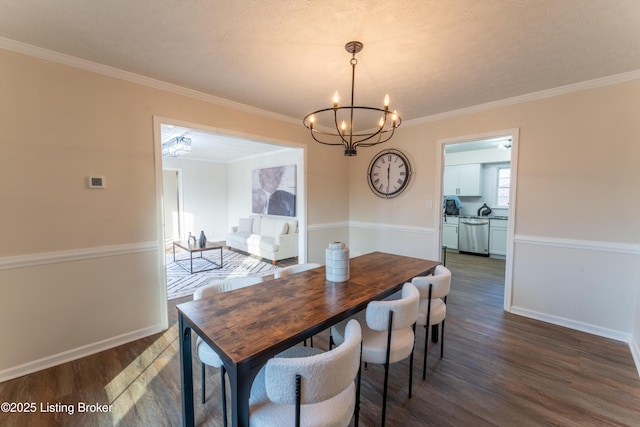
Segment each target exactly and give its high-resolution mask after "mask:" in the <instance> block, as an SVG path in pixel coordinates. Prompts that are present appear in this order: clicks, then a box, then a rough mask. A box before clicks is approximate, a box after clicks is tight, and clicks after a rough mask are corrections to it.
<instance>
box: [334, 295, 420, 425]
mask: <svg viewBox="0 0 640 427" xmlns="http://www.w3.org/2000/svg"><path fill="white" fill-rule="evenodd" d="M419 300H420V292H418V289H416V287H415V286H414V285H412V284H411V283H405V284H404V285H403V287H402V291H401V294H400V298H399V299H394V300H384V301H372V302H370V303H369V304H368V305H367V308H366V310H365V311H364V313H363V312H360V313H358V315H356V316H354V318H355V319H358V320H360V321H361V322H362V321H363V320H364V322H363V326H362V361H363V362H365V367H366V364H367V363H373V364H379V365H384V386H383V392H382V393H383V394H382V422H381V425H382V426H384V424H385V418H386V408H387V386H388V383H389V365H390V364H391V363H396V362H400V361H402V360H405V359H406V358H407V357H408V358H409V398H411V388H412V383H413V348H414V338H415V324H416V320H417V317H418V303H419ZM344 334H345V322H344V321H343V322H340V323H338V324H336V325H334V326H332V327H331V341H332V342H333V343H335V344H341V343H342V342H343V341H344V337H345V335H344Z"/></svg>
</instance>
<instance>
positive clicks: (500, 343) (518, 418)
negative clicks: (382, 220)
mask: <svg viewBox="0 0 640 427" xmlns="http://www.w3.org/2000/svg"><path fill="white" fill-rule="evenodd" d="M447 267H449V268H450V269H451V271H452V273H453V284H452V291H451V294H450V296H449V300H448V306H447V320H446V331H445V356H444V359H440V358H439V357H438V356H439V353H438V349H437V348H432V349H431V351H430V353H429V366H428V372H427V379H426V381H422V379H421V362H420V361H421V360H422V355H423V344H422V343H423V342H424V329H422V330H420V331H419V332H418V344H417V350H416V368H415V372H414V389H413V391H414V395H413V398H411V399H408V398H407V380H408V363H406V362H402V363H399V364H397V365H392V367H391V378H390V384H389V389H390V393H389V403H388V412H387V425H389V426H485V425H486V426H539V425H560V426H604V425H606V426H609V425H627V426H638V425H640V380H639V379H638V372H637V370H636V368H635V366H634V364H633V360H632V357H631V353H630V350H629V348H628V346H627V345H626V344H623V343H619V342H616V341H611V340H608V339H604V338H599V337H595V336H591V335H588V334H584V333H580V332H576V331H572V330H568V329H565V328H561V327H558V326H554V325H549V324H545V323H542V322H538V321H535V320H531V319H526V318H523V317H519V316H515V315H511V314H509V313H505V312H503V310H502V298H503V292H504V288H503V276H504V262H502V261H499V260H493V259H486V258H478V257H473V256H467V255H458V254H451V253H450V254H449V255H448V257H447ZM188 299H189V298H185V299H182V300H176V301H171V303H170V305H169V318H170V322H171V325H172V326H171V328H170V329H169V330H168V331H166V332H165V333H163V334H157V335H154V336H151V337H148V338H145V339H141V340H138V341H135V342H132V343H129V344H127V345H123V346H120V347H117V348H115V349H112V350H108V351H104V352H101V353H99V354H96V355H93V356H89V357H85V358H83V359H80V360H76V361H73V362H70V363H66V364H63V365H60V366H57V367H54V368H51V369H47V370H44V371H41V372H37V373H34V374H31V375H28V376H25V377H21V378H17V379H15V380H12V381H7V382H4V383H2V384H0V401H2V402H4V401H9V402H23V403H24V402H33V403H36V405H37V407H38V410H37V412H36V413H35V414H12V413H0V425H1V426H89V425H90V426H111V425H123V426H153V427H155V426H177V425H180V424H181V417H180V373H179V366H180V361H179V356H178V340H177V328H176V325H175V322H176V317H177V316H176V310H175V304H176V303H179V302H182V301H185V300H188ZM327 337H328V333H327V332H324V333H322V334H319V335H318V336H316V337H315V339H314V344H315V345H316V346H318V347H322V348H326V346H327ZM194 341H195V340H194ZM430 345H431V344H430ZM196 366H197V365H196ZM217 374H218V372H217V371H214V370H213V369H211V370H210V371H209V376H208V382H207V395H208V400H207V402H206V403H205V404H204V405H201V404H200V403H199V396H200V388H199V383H200V381H199V378H200V376H199V375H200V373H199V369H194V384H195V397H196V401H198V403H196V422H197V425H201V426H219V425H222V424H221V417H220V413H221V412H220V395H219V376H218V375H217ZM382 374H383V372H382V368H381V367H379V366H373V365H370V366H369V368H368V370H367V371H364V372H363V383H362V386H363V389H362V406H361V408H362V412H361V417H360V421H361V425H362V426H376V425H379V415H380V403H381V396H382V386H381V384H382ZM79 402H84V403H89V404H94V403H96V402H99V403H102V404H107V405H109V404H110V405H112V407H111V411H110V412H107V413H80V414H79V413H77V409H78V403H79ZM41 404H42V405H45V407H46V405H47V404H49V405H56V404H61V405H65V404H66V405H69V406H72V407H73V409H74V411H75V413H74V414H73V415H69V414H68V413H67V412H58V413H55V412H49V413H42V412H41V408H40V405H41ZM69 406H67V407H66V408H65V407H62V406H59V407H58V408H57V409H58V410H60V409H62V410H64V409H68V407H69ZM50 409H51V410H56V408H55V407H54V408H50ZM283 427H284V426H283Z"/></svg>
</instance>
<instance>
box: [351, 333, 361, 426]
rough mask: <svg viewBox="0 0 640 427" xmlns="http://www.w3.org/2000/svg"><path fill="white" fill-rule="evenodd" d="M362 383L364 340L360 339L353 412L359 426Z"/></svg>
mask: <svg viewBox="0 0 640 427" xmlns="http://www.w3.org/2000/svg"><path fill="white" fill-rule="evenodd" d="M361 383H362V341H360V363H359V364H358V375H357V376H356V407H355V411H354V414H353V417H354V421H353V427H358V423H359V422H360V387H361Z"/></svg>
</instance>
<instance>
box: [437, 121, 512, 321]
mask: <svg viewBox="0 0 640 427" xmlns="http://www.w3.org/2000/svg"><path fill="white" fill-rule="evenodd" d="M518 137H519V129H517V128H516V129H508V130H503V131H495V132H489V133H484V134H477V135H468V136H461V137H454V138H446V139H441V140H438V152H439V156H438V161H437V171H438V173H437V185H436V189H437V192H438V194H437V196H438V198H437V200H442V201H443V207H444V202H445V196H447V194H445V193H446V192H449V193H451V192H452V190H451V189H450V188H451V187H450V184H449V183H445V177H444V175H445V171H446V172H447V175H450V174H451V170H447V168H446V166H447V162H446V153H447V152H448V151H449V152H451V151H453V152H458V153H461V155H459V156H458V163H459V164H474V165H482V164H492V166H491V168H493V170H494V171H493V173H495V176H496V181H495V183H496V189H495V193H494V194H491V195H486V194H484V193H485V192H486V191H487V190H483V189H482V187H480V189H478V187H477V186H476V188H475V189H472V190H464V191H462V192H460V191H461V190H456V191H458V194H459V195H461V196H460V197H456V198H457V199H458V201H460V202H461V203H462V205H463V206H464V204H465V203H464V202H467V206H468V207H467V210H466V211H465V210H464V209H463V210H462V212H463V213H462V214H461V215H463V216H471V217H477V216H481V215H482V213H486V212H487V211H486V209H484V206H483V204H484V203H485V202H488V203H487V204H488V205H493V206H494V208H496V207H498V209H495V210H496V211H499V213H501V215H498V216H500V217H506V218H507V221H504V222H506V224H504V227H503V228H500V229H499V228H498V224H499V223H498V222H497V221H496V227H495V230H494V231H495V233H496V237H499V236H500V237H503V238H504V237H506V239H505V242H504V254H505V255H504V258H505V277H504V304H503V307H504V310H505V311H511V300H512V277H513V274H512V271H513V241H514V230H515V222H516V209H515V206H516V190H517V167H518V165H517V159H518V155H517V153H518ZM499 144H503V146H504V147H503V148H504V149H506V150H507V151H506V152H505V153H509V154H507V155H506V157H504V158H505V159H506V160H503V161H502V162H503V163H502V166H503V167H502V169H506V168H505V167H504V164H505V162H508V163H507V164H508V169H509V172H510V177H509V194H508V202H507V201H504V199H503V201H502V202H501V203H502V206H500V205H499V204H498V202H497V198H498V192H499V190H498V188H497V185H498V176H499V174H500V172H499V169H500V167H496V166H495V165H496V164H500V161H499V160H496V158H495V157H487V156H488V155H489V153H490V152H491V150H492V149H498V145H499ZM463 157H464V158H463ZM485 169H488V167H487V168H485ZM478 170H479V171H483V170H484V169H483V168H482V166H481V167H480V168H479V169H478ZM465 173H467V171H465ZM481 173H484V174H486V173H487V171H486V170H484V172H481ZM447 178H449V177H447ZM473 179H474V178H472V180H473ZM445 184H446V185H447V186H448V188H447V189H446V191H445V187H444V186H445ZM476 184H477V183H476ZM485 184H486V183H485ZM456 188H457V187H456ZM465 191H468V192H465ZM485 196H486V197H485ZM447 199H448V198H447ZM505 204H506V205H507V206H505ZM476 205H477V206H476ZM478 206H481V207H482V208H483V209H482V210H481V209H478V210H476V208H477V207H478ZM500 209H502V210H500ZM493 217H494V218H496V216H493ZM488 218H491V216H489V217H488ZM436 222H437V230H438V231H439V234H438V236H439V239H437V245H438V246H437V248H436V250H438V249H439V248H440V247H441V246H442V245H444V244H445V242H447V239H450V237H447V236H448V233H447V231H449V230H448V227H451V225H450V224H449V223H446V222H445V215H444V212H443V215H437V221H436ZM491 222H493V221H491ZM504 222H503V223H504ZM456 231H457V230H456ZM505 235H506V236H505ZM449 241H450V240H449ZM487 245H488V243H487ZM487 253H488V251H487Z"/></svg>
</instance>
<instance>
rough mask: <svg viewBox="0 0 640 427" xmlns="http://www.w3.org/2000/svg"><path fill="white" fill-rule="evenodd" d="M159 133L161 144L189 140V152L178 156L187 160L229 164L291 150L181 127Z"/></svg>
mask: <svg viewBox="0 0 640 427" xmlns="http://www.w3.org/2000/svg"><path fill="white" fill-rule="evenodd" d="M160 131H161V134H162V137H161V138H162V141H163V142H165V141H169V140H170V139H172V138H175V137H178V136H184V137H186V138H189V139H190V140H191V152H190V153H188V154H183V155H181V156H180V158H181V159H187V160H202V161H209V162H218V163H231V162H237V161H241V160H248V159H251V158H253V157H259V156H263V155H265V154H274V153H277V152H282V151H285V150H286V151H288V150H292V149H291V148H286V147H283V146H280V145H273V144H267V143H262V142H256V141H251V140H248V139H242V138H236V137H230V136H225V135H218V134H213V133H211V132H207V131H204V130H198V129H191V128H185V127H181V126H171V125H162V126H161V129H160Z"/></svg>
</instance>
